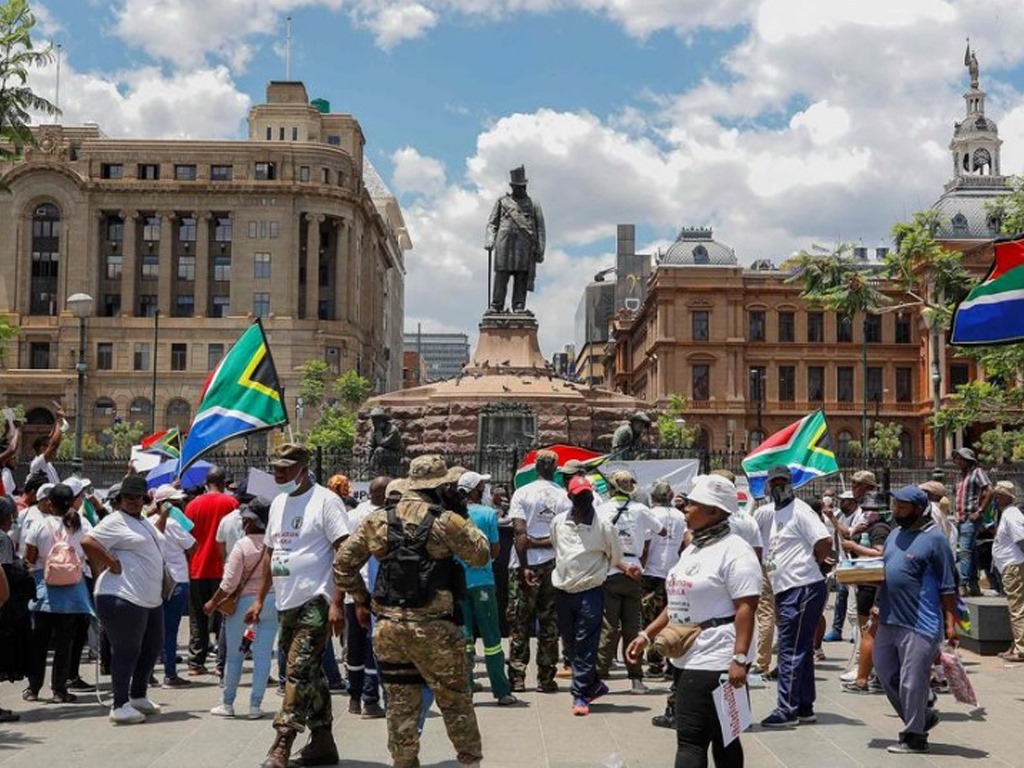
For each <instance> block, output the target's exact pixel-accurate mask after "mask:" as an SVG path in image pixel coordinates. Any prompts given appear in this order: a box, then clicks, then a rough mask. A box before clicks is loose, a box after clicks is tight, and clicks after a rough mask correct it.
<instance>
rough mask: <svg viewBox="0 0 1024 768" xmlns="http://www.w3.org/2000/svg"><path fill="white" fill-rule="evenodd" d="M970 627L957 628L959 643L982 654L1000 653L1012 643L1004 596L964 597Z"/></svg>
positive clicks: (1008, 614) (1008, 615)
mask: <svg viewBox="0 0 1024 768" xmlns="http://www.w3.org/2000/svg"><path fill="white" fill-rule="evenodd" d="M964 601H965V602H966V603H967V613H968V615H969V616H970V617H971V628H970V630H968V631H967V632H964V631H963V630H962V629H960V630H958V634H959V635H960V644H961V645H962V646H963V647H964V648H966V649H967V650H969V651H971V652H972V653H977V654H980V655H982V656H994V655H995V654H997V653H1002V652H1003V651H1005V650H1006V649H1007V648H1009V647H1010V645H1011V644H1012V643H1013V632H1012V630H1011V629H1010V611H1009V608H1008V607H1007V605H1006V598H1005V597H965V598H964Z"/></svg>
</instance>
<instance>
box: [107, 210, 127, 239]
mask: <svg viewBox="0 0 1024 768" xmlns="http://www.w3.org/2000/svg"><path fill="white" fill-rule="evenodd" d="M107 240H109V241H110V242H111V243H119V242H121V241H122V240H124V219H122V218H121V217H120V216H108V217H107Z"/></svg>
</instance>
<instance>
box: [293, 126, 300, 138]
mask: <svg viewBox="0 0 1024 768" xmlns="http://www.w3.org/2000/svg"><path fill="white" fill-rule="evenodd" d="M298 140H299V126H297V125H293V126H292V141H298Z"/></svg>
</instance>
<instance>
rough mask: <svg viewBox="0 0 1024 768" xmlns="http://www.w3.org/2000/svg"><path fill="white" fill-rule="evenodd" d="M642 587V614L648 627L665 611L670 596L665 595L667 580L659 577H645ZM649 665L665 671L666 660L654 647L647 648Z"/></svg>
mask: <svg viewBox="0 0 1024 768" xmlns="http://www.w3.org/2000/svg"><path fill="white" fill-rule="evenodd" d="M640 586H641V587H642V589H643V597H641V598H640V612H641V614H642V616H643V626H645V627H646V626H649V625H650V623H651V622H652V621H654V620H655V619H656V618H658V616H660V615H661V612H662V611H663V610H665V606H666V605H668V596H667V595H666V594H665V580H664V579H662V578H659V577H658V576H644V577H643V578H642V579H641V580H640ZM647 663H648V664H649V665H650V667H651V669H652V670H654V671H656V670H660V669H664V665H665V660H664V658H663V657H662V655H661V654H660V653H658V651H657V649H656V648H655V647H654V646H653V645H651V646H648V648H647Z"/></svg>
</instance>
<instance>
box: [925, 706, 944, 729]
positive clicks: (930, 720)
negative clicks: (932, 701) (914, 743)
mask: <svg viewBox="0 0 1024 768" xmlns="http://www.w3.org/2000/svg"><path fill="white" fill-rule="evenodd" d="M940 719H941V718H940V717H939V713H938V712H936V711H935V710H934V709H929V710H928V711H927V712H925V715H924V731H925V733H927V732H928V731H930V730H931V729H932V728H934V727H935V726H936V725H938V724H939V720H940Z"/></svg>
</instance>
